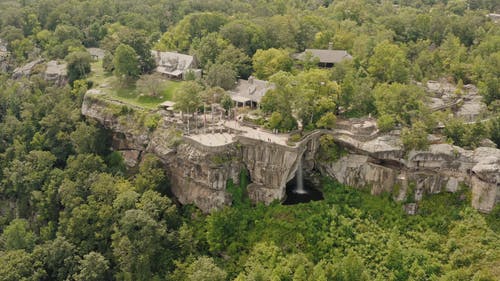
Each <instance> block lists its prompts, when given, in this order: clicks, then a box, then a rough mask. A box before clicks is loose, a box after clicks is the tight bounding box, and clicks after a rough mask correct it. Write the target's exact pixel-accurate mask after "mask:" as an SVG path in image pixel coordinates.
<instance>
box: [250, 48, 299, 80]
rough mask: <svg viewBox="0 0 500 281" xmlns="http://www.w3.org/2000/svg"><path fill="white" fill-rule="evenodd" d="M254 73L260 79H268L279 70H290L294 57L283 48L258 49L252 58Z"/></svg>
mask: <svg viewBox="0 0 500 281" xmlns="http://www.w3.org/2000/svg"><path fill="white" fill-rule="evenodd" d="M252 61H253V69H254V74H255V76H256V77H257V78H259V79H267V78H269V77H270V76H271V75H273V74H275V73H277V72H279V71H290V70H291V68H292V64H293V62H292V59H291V58H290V55H289V53H288V52H287V51H286V50H283V49H274V48H272V49H268V50H257V52H256V53H255V55H254V56H253V58H252Z"/></svg>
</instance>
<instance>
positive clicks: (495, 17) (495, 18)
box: [488, 13, 500, 22]
mask: <svg viewBox="0 0 500 281" xmlns="http://www.w3.org/2000/svg"><path fill="white" fill-rule="evenodd" d="M488 17H489V18H490V19H491V20H492V21H493V22H499V21H500V14H493V13H492V14H488Z"/></svg>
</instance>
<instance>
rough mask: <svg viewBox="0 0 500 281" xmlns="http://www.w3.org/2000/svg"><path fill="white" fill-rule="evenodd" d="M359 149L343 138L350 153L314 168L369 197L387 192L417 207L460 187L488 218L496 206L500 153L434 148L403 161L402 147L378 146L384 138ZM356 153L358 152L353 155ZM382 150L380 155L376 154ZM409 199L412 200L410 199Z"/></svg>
mask: <svg viewBox="0 0 500 281" xmlns="http://www.w3.org/2000/svg"><path fill="white" fill-rule="evenodd" d="M384 137H385V138H386V139H385V140H381V139H380V138H378V139H375V140H373V141H368V142H365V143H364V144H361V145H360V144H359V142H357V141H356V140H353V139H348V138H346V137H343V138H342V137H341V138H340V142H341V143H342V144H343V145H344V146H345V147H348V148H349V147H350V151H351V153H350V154H348V155H346V156H344V157H342V158H341V159H339V160H338V161H336V162H330V163H318V167H319V169H320V171H322V173H324V174H327V175H330V176H332V177H334V178H336V179H337V180H338V181H339V182H341V183H344V184H347V185H351V186H358V187H370V190H371V193H372V194H380V193H381V192H391V193H392V194H393V196H394V198H395V199H398V200H404V199H406V198H408V196H412V197H413V199H414V200H415V201H420V200H421V199H422V196H423V195H424V194H434V193H440V192H442V191H448V192H456V191H458V190H459V188H460V185H461V184H464V185H467V186H470V187H471V188H472V206H473V207H474V208H476V209H478V210H480V211H483V212H490V211H491V210H492V209H493V207H494V206H495V204H496V202H498V201H500V150H499V149H496V148H489V147H480V148H477V149H476V150H474V151H470V150H465V149H462V148H460V147H457V146H452V145H449V144H433V145H431V146H430V147H429V150H427V151H412V152H410V153H409V155H408V156H407V158H406V159H405V158H401V157H402V147H401V146H400V148H399V149H397V146H394V145H395V144H396V139H392V145H390V144H386V145H378V146H374V145H373V144H374V143H380V142H381V141H382V142H386V141H388V142H389V143H391V138H388V137H387V136H384ZM353 148H356V149H353ZM379 150H380V151H379ZM410 198H411V197H410Z"/></svg>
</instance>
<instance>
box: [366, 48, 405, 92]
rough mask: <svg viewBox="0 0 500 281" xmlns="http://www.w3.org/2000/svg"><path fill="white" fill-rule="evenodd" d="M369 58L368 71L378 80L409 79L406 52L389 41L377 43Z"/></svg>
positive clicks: (396, 80)
mask: <svg viewBox="0 0 500 281" xmlns="http://www.w3.org/2000/svg"><path fill="white" fill-rule="evenodd" d="M373 51H374V54H373V56H372V57H371V58H370V63H369V67H368V72H369V73H370V74H371V75H372V76H373V77H375V78H376V79H377V80H378V81H379V82H399V83H405V82H407V81H408V79H409V70H408V61H407V59H406V53H405V52H404V50H403V49H401V48H400V47H399V46H398V45H395V44H392V43H390V42H389V41H384V42H381V43H380V44H378V45H377V46H376V47H375V49H374V50H373Z"/></svg>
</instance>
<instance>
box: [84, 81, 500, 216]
mask: <svg viewBox="0 0 500 281" xmlns="http://www.w3.org/2000/svg"><path fill="white" fill-rule="evenodd" d="M82 113H83V114H84V115H85V116H86V117H87V118H92V119H95V120H97V121H99V122H100V123H101V124H102V125H103V126H105V127H106V128H108V129H110V130H111V131H112V132H113V148H114V149H115V150H118V151H120V152H121V153H122V155H123V156H124V158H125V161H126V163H127V165H129V166H135V165H137V164H138V163H140V161H141V158H142V156H143V155H145V154H147V153H153V154H155V155H157V156H158V157H159V158H160V159H161V161H162V162H163V164H164V166H165V170H166V172H167V175H168V177H169V179H170V181H171V190H172V192H173V194H174V195H175V196H176V197H177V199H178V200H179V201H180V203H182V204H195V205H196V206H198V207H199V208H200V209H201V210H203V211H205V212H210V211H212V210H214V209H218V208H221V207H223V206H225V205H229V204H230V202H231V195H230V194H229V192H228V191H227V190H226V185H227V182H228V181H229V180H232V181H233V182H234V183H238V182H239V175H240V173H241V172H242V171H245V170H246V171H247V173H248V175H249V177H250V182H251V184H250V185H249V186H248V187H247V191H248V194H249V197H250V199H252V200H253V201H255V202H264V203H270V202H272V201H274V200H282V199H283V198H284V196H285V186H286V183H287V182H288V181H290V180H291V179H292V178H293V177H294V176H295V173H296V170H297V167H298V164H299V161H301V162H302V167H303V169H304V170H306V171H311V170H313V169H315V170H318V171H320V172H321V173H322V174H324V175H328V176H331V177H333V178H335V179H337V180H338V181H339V182H341V183H343V184H347V185H350V186H354V187H367V188H370V190H371V193H372V194H381V193H383V192H390V193H392V194H393V196H394V198H395V199H397V200H405V199H406V200H407V201H408V198H411V199H412V200H413V201H415V202H417V201H419V200H421V199H422V197H423V195H424V194H433V193H439V192H443V191H448V192H456V191H458V190H459V189H460V188H461V186H462V184H465V185H468V186H470V187H471V188H472V197H473V198H472V205H473V206H474V207H475V208H477V209H479V210H481V211H483V212H489V211H491V210H492V208H493V207H494V205H495V204H496V202H498V201H500V184H499V183H500V150H498V149H495V148H486V147H481V148H478V149H476V150H474V151H470V150H464V149H462V148H460V147H455V146H452V145H448V144H433V145H431V146H430V148H429V150H428V151H412V152H410V153H409V154H408V155H407V156H405V155H404V151H403V148H402V144H401V141H400V137H399V134H398V133H397V132H394V133H393V134H388V135H377V133H376V128H373V126H371V123H370V122H368V123H366V122H365V123H359V124H361V125H359V124H358V125H356V124H355V125H356V126H354V125H353V126H354V127H353V126H351V127H349V126H344V127H343V128H341V129H339V130H335V131H316V132H314V133H311V134H310V135H308V136H307V137H305V138H304V139H303V140H302V141H301V142H300V143H298V144H297V145H295V146H287V145H280V144H277V143H273V142H266V141H262V140H258V139H252V138H250V137H247V136H243V135H236V136H235V137H234V138H233V140H232V141H231V142H229V143H226V144H224V145H220V146H205V145H202V144H201V143H199V142H197V141H195V140H193V139H192V138H187V137H182V136H181V134H180V132H179V131H178V130H176V129H175V124H173V123H171V122H170V121H168V120H169V118H160V122H159V124H158V126H157V127H156V128H154V129H151V128H147V127H146V126H145V125H144V124H142V123H141V121H138V120H144V119H145V115H144V114H146V115H147V114H150V115H151V114H153V115H154V114H156V115H159V114H160V113H159V112H157V113H151V112H149V113H145V112H144V110H142V109H139V108H133V107H130V105H128V106H126V105H123V104H121V103H119V102H117V101H110V100H106V99H105V97H102V96H101V95H100V94H99V92H96V91H94V90H90V91H89V92H88V93H87V95H86V96H85V99H84V103H83V106H82ZM324 134H332V135H333V136H334V139H335V141H336V143H337V144H339V145H340V146H342V147H343V148H345V149H346V150H348V151H349V153H348V154H347V155H345V156H343V157H341V158H340V159H338V160H336V161H328V162H322V161H320V160H319V159H320V158H321V157H318V153H319V151H320V149H319V147H320V137H321V136H322V135H324ZM412 200H410V201H412ZM410 209H411V210H410ZM410 209H409V210H408V212H410V213H411V212H414V211H415V210H416V206H415V207H411V208H410Z"/></svg>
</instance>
